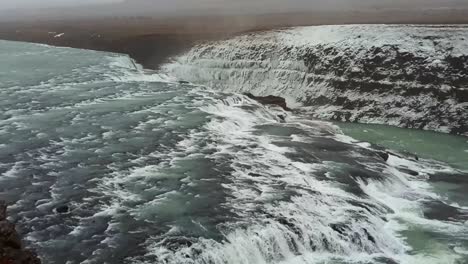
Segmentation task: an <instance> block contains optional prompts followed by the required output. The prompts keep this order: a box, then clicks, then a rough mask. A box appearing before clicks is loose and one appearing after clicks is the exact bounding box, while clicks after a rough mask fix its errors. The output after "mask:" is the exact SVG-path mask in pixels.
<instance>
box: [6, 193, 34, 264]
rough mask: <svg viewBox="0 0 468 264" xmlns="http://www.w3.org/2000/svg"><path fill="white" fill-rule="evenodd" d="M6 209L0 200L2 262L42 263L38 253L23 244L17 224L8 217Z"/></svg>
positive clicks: (8, 263)
mask: <svg viewBox="0 0 468 264" xmlns="http://www.w3.org/2000/svg"><path fill="white" fill-rule="evenodd" d="M6 209H7V207H6V204H5V202H3V201H0V264H40V263H41V261H40V260H39V258H38V257H37V255H36V254H35V253H34V252H32V251H30V250H27V249H25V248H23V246H22V245H21V238H20V236H19V234H18V232H17V231H16V229H15V225H14V224H12V223H10V222H9V221H8V220H7V219H6Z"/></svg>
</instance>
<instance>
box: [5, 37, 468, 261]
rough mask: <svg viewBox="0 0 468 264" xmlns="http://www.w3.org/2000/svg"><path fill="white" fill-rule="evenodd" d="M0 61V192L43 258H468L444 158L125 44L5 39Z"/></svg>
mask: <svg viewBox="0 0 468 264" xmlns="http://www.w3.org/2000/svg"><path fill="white" fill-rule="evenodd" d="M0 61H1V64H0V98H1V100H0V173H1V176H0V199H2V200H6V201H7V202H8V203H9V204H11V206H10V208H9V210H10V215H11V218H12V220H13V221H14V222H16V223H17V224H18V227H19V230H20V232H21V233H22V234H23V235H24V238H25V240H26V242H27V244H28V245H29V246H31V247H33V248H35V249H36V250H37V251H38V253H39V255H40V256H41V258H42V260H43V262H44V263H210V264H220V263H223V264H227V263H254V264H256V263H411V264H413V263H468V261H467V259H468V226H467V220H468V214H467V209H468V202H467V196H466V192H467V191H468V178H467V175H466V172H464V171H463V170H464V169H466V167H462V168H461V167H457V166H455V165H454V164H452V163H450V160H445V162H444V160H439V161H436V160H435V159H437V156H434V157H431V156H427V155H425V154H424V153H418V155H419V158H418V157H416V156H415V155H413V154H412V153H409V152H405V151H402V150H406V149H401V148H398V147H395V148H394V150H392V151H390V150H385V149H384V147H385V148H388V149H392V148H393V146H394V145H393V144H392V143H389V142H386V144H382V145H383V146H384V147H382V146H376V145H373V144H369V143H366V142H364V141H365V139H366V138H365V137H363V138H361V139H360V140H354V139H353V138H351V137H349V136H347V135H344V134H342V132H341V131H340V128H339V127H338V126H336V125H334V124H332V123H329V122H326V121H319V120H315V119H313V118H311V117H309V116H307V115H306V114H305V113H301V111H300V109H299V110H298V111H297V112H295V113H290V112H284V111H283V110H282V109H280V108H275V107H265V106H263V105H260V104H258V103H257V102H255V101H253V100H251V99H249V98H247V97H245V96H243V95H239V94H233V93H223V92H222V91H214V90H210V88H209V87H201V86H195V85H189V84H179V83H178V82H174V81H171V80H170V78H168V77H165V76H162V75H158V74H157V73H155V72H146V71H144V70H142V69H141V68H140V67H139V66H138V65H135V64H134V63H133V62H132V61H131V60H130V59H129V58H128V57H126V56H123V55H117V54H110V53H102V52H94V51H84V50H77V49H68V48H55V47H48V46H41V45H34V44H25V43H13V42H3V41H2V42H0ZM356 126H358V127H359V125H356ZM362 129H365V128H364V127H363V128H362ZM385 129H386V128H385V127H384V128H382V130H385ZM345 131H349V129H345ZM351 132H352V131H350V133H351ZM414 133H417V132H414ZM354 134H356V133H354ZM421 135H422V134H421ZM357 136H358V135H357ZM373 139H375V141H376V142H375V143H379V142H377V141H378V140H377V139H379V138H373ZM380 139H381V138H380ZM420 139H421V140H422V142H420V145H424V144H427V145H431V144H433V143H434V140H433V139H431V137H423V136H421V137H420ZM369 140H370V139H369ZM369 140H367V141H369ZM440 140H447V142H452V141H451V140H459V138H457V139H454V137H451V136H446V137H445V136H444V137H440ZM370 141H372V140H370ZM381 141H382V140H381ZM453 142H455V141H453ZM460 142H461V144H452V143H450V146H451V147H453V148H454V149H456V151H459V152H457V153H458V154H457V155H459V157H458V159H457V160H460V159H462V158H463V157H467V156H468V153H467V152H466V151H465V149H468V148H467V146H466V141H464V143H463V141H460ZM436 143H437V144H441V142H436ZM464 148H465V149H464ZM409 151H411V149H410V150H409ZM421 151H423V152H424V150H418V152H421ZM426 154H427V153H426ZM387 155H388V156H387ZM463 155H464V156H463Z"/></svg>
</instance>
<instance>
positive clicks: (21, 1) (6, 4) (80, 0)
mask: <svg viewBox="0 0 468 264" xmlns="http://www.w3.org/2000/svg"><path fill="white" fill-rule="evenodd" d="M119 1H121V0H0V9H16V8H47V7H58V6H70V5H72V6H73V5H86V4H99V3H109V2H110V3H112V2H119Z"/></svg>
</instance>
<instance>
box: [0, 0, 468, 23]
mask: <svg viewBox="0 0 468 264" xmlns="http://www.w3.org/2000/svg"><path fill="white" fill-rule="evenodd" d="M460 8H462V9H465V8H466V9H468V1H466V0H411V1H408V0H393V1H392V0H327V1H323V0H289V1H287V2H285V1H282V0H250V1H247V0H238V1H228V0H153V1H151V0H126V1H122V0H82V1H77V0H44V1H41V2H38V1H37V0H0V12H1V14H0V19H1V18H3V19H4V20H5V19H24V18H29V19H37V18H57V17H63V18H69V17H86V16H125V15H139V14H141V15H155V16H176V15H179V16H185V15H189V14H194V15H207V14H208V15H213V14H214V15H216V14H262V13H272V12H284V13H288V12H311V11H320V10H332V11H341V12H346V11H372V12H382V10H393V11H395V10H396V11H398V10H401V11H408V10H413V11H414V12H418V11H421V10H438V9H440V10H447V9H448V10H450V9H453V10H456V9H460Z"/></svg>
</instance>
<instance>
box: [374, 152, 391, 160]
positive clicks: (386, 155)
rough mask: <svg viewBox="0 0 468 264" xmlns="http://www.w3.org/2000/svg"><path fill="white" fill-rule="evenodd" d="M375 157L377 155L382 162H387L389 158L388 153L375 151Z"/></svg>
mask: <svg viewBox="0 0 468 264" xmlns="http://www.w3.org/2000/svg"><path fill="white" fill-rule="evenodd" d="M377 155H379V156H380V157H381V158H382V159H383V160H384V161H388V158H389V157H390V155H389V154H388V152H385V151H377Z"/></svg>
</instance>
